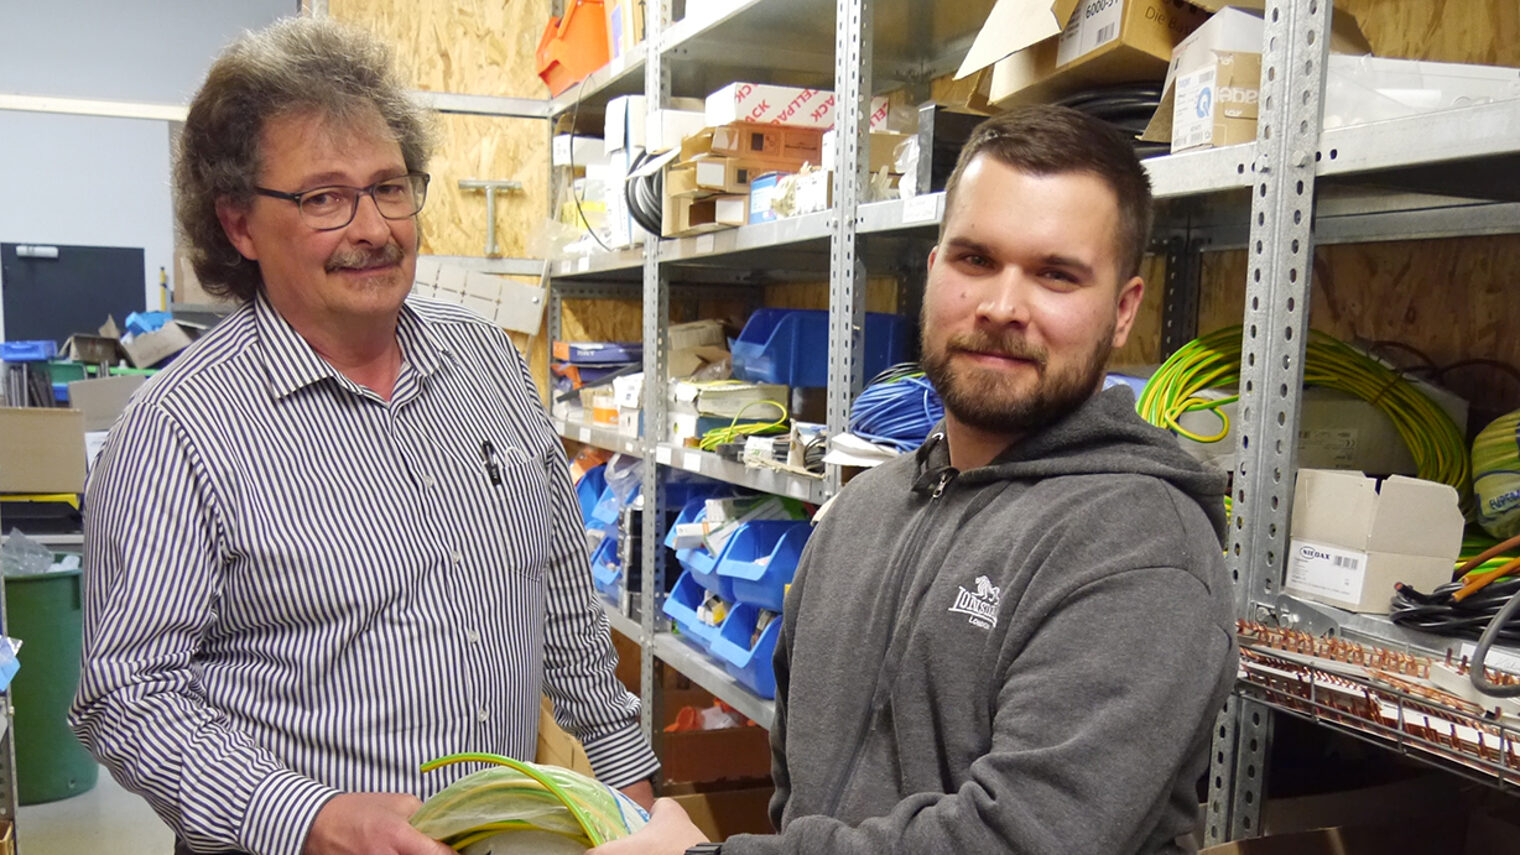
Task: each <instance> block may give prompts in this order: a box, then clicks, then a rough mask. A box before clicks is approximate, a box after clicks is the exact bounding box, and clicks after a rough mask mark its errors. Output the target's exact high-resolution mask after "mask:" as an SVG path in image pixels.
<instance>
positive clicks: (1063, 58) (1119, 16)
mask: <svg viewBox="0 0 1520 855" xmlns="http://www.w3.org/2000/svg"><path fill="white" fill-rule="evenodd" d="M1125 2H1126V0H1082V3H1081V5H1079V6H1078V7H1077V9H1076V11H1075V12H1072V13H1071V20H1070V21H1067V22H1066V29H1064V30H1062V31H1061V40H1060V42H1059V44H1058V45H1057V47H1056V65H1065V64H1066V63H1068V62H1071V61H1073V60H1075V59H1077V58H1078V57H1081V56H1082V55H1084V54H1088V53H1091V52H1093V51H1095V50H1097V49H1098V48H1100V47H1103V46H1104V45H1106V44H1108V43H1109V42H1111V41H1113V40H1115V39H1117V38H1119V25H1120V24H1121V23H1123V21H1124V4H1125Z"/></svg>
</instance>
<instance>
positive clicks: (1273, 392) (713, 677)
mask: <svg viewBox="0 0 1520 855" xmlns="http://www.w3.org/2000/svg"><path fill="white" fill-rule="evenodd" d="M688 5H689V6H692V7H694V8H693V9H692V12H691V13H690V14H689V15H688V17H687V18H686V19H685V20H682V21H678V22H675V23H674V24H671V23H669V21H668V16H669V9H670V0H660V2H652V3H651V4H650V5H649V15H650V26H649V28H648V42H647V43H648V44H650V45H658V46H659V47H658V49H657V50H652V51H648V52H646V54H645V60H644V64H643V69H644V90H643V91H645V92H646V93H648V94H649V95H650V96H651V97H650V106H651V108H654V107H658V106H660V105H662V104H665V103H668V98H669V96H670V95H671V94H673V93H674V94H678V95H701V94H705V93H706V92H708V91H711V90H713V89H716V88H717V87H718V86H721V85H723V84H725V83H727V82H729V81H731V80H736V79H738V80H756V81H766V80H771V79H775V78H777V77H782V78H785V79H786V80H787V81H788V82H797V83H806V82H810V81H813V82H816V83H818V84H823V82H824V81H825V80H827V79H828V77H829V76H831V77H832V81H833V83H832V85H833V88H834V91H835V92H836V97H837V98H838V100H839V104H840V107H839V110H840V112H839V117H840V120H839V127H841V128H848V129H851V130H852V131H853V133H846V134H842V136H841V145H840V146H839V147H838V159H837V161H836V162H835V163H834V164H832V168H833V169H834V174H835V185H834V199H835V207H834V208H833V209H832V210H831V211H828V212H824V213H821V214H815V215H811V216H808V217H801V218H797V219H795V220H781V221H776V222H773V223H767V224H764V225H760V226H746V227H742V228H739V229H733V230H729V231H724V232H719V233H715V234H709V235H702V236H698V237H691V238H682V239H678V240H665V241H660V240H650V241H649V242H648V243H647V244H645V245H644V246H643V247H637V248H634V249H629V250H621V251H618V252H615V253H604V254H600V255H593V256H590V257H589V258H587V259H580V260H575V261H567V262H559V263H556V264H555V265H554V266H553V268H552V273H553V275H554V276H555V277H556V278H557V279H560V280H561V281H562V282H564V283H569V284H570V286H571V287H592V285H591V284H590V283H592V282H593V281H594V282H595V283H596V287H606V286H607V285H608V283H610V282H613V281H619V282H623V283H627V284H626V285H624V286H621V287H623V288H624V289H625V290H624V291H622V292H620V293H622V294H624V295H625V296H626V294H627V293H629V291H628V289H631V288H632V285H633V283H634V282H638V283H640V284H641V285H642V289H643V290H642V294H643V305H644V341H645V345H646V346H645V376H646V378H654V379H653V382H648V383H646V387H645V395H646V398H645V423H646V430H647V431H649V434H648V435H649V436H651V437H661V436H663V435H664V427H665V414H664V412H663V403H662V402H663V401H664V400H665V391H666V383H665V381H664V380H663V378H664V358H663V352H664V350H663V346H662V345H663V330H662V329H661V324H660V323H659V319H662V318H665V317H668V311H669V304H670V300H671V296H672V288H673V285H672V283H681V282H698V281H719V282H725V283H730V284H740V285H743V284H749V285H751V286H752V285H754V284H758V283H764V282H767V281H777V280H776V278H775V277H778V276H784V275H785V274H787V273H792V272H804V271H810V272H812V273H814V274H817V273H825V272H826V275H827V277H828V280H829V285H830V294H829V307H830V308H829V311H830V326H829V357H828V358H829V385H828V392H827V393H828V421H829V425H830V427H831V429H838V428H839V427H841V426H842V425H843V420H844V417H845V414H846V413H847V411H848V406H849V403H850V401H851V400H852V399H853V397H854V395H855V394H857V393H858V391H859V387H860V382H861V378H860V376H859V368H858V363H857V361H856V359H855V356H856V355H857V354H858V353H859V351H858V347H859V341H858V338H857V336H856V333H855V331H856V330H857V329H858V328H859V326H860V320H861V313H862V311H863V287H862V284H863V282H864V279H865V274H866V271H868V270H869V271H871V272H872V273H875V274H880V273H882V272H886V271H898V270H902V269H905V267H911V268H912V269H914V270H918V269H921V266H922V263H923V258H922V255H921V250H922V249H923V248H924V247H925V246H926V245H927V244H929V243H932V241H933V239H934V236H935V233H936V231H937V227H938V224H939V222H940V220H941V218H942V217H943V213H944V211H943V209H944V199H943V194H936V193H931V194H927V195H923V196H919V197H915V198H912V199H908V200H894V201H887V202H875V203H869V204H865V203H862V202H861V201H860V200H861V195H860V191H861V189H862V188H863V187H864V176H863V175H862V174H861V167H862V164H863V162H864V160H865V159H864V157H863V152H862V151H861V150H860V144H861V142H862V141H863V140H865V139H866V135H865V128H864V119H865V110H864V109H862V107H863V104H868V103H869V97H870V96H871V95H872V94H873V93H874V92H878V91H886V90H888V89H892V88H895V87H896V86H899V85H903V84H906V85H909V86H915V87H921V86H922V84H924V83H925V82H926V81H927V80H928V79H929V78H930V77H932V76H934V75H935V74H938V73H942V72H943V71H945V70H948V69H949V68H951V67H953V66H954V65H955V64H956V62H957V61H958V60H959V58H960V56H961V54H962V53H963V52H964V49H965V47H966V46H967V45H969V43H970V40H971V38H972V37H973V36H974V34H975V32H976V29H977V28H978V27H979V26H980V24H981V22H982V20H983V18H984V15H985V11H986V9H985V8H981V9H977V8H969V9H961V8H957V9H947V8H945V7H948V6H951V5H955V4H943V3H929V2H925V0H834V2H829V0H731V2H727V3H722V2H713V3H702V4H690V3H689V4H688ZM973 5H974V4H973ZM987 5H988V6H990V5H991V4H990V3H988V4H987ZM1330 5H1331V4H1330V3H1329V2H1324V0H1272V2H1268V3H1267V4H1266V9H1265V10H1264V15H1265V17H1266V21H1267V27H1266V34H1265V43H1264V51H1263V62H1262V70H1263V77H1262V88H1261V116H1260V121H1259V133H1258V141H1256V142H1252V143H1245V144H1241V145H1235V146H1230V147H1225V148H1219V149H1211V150H1204V151H1197V152H1191V153H1185V154H1180V155H1170V156H1163V157H1157V158H1152V159H1149V160H1147V161H1145V166H1146V168H1147V170H1148V171H1149V173H1150V175H1151V179H1152V182H1153V185H1154V189H1155V196H1156V199H1157V229H1156V234H1155V241H1156V242H1155V244H1154V246H1153V249H1154V250H1155V251H1158V252H1165V253H1166V255H1167V281H1166V282H1165V283H1153V284H1155V285H1164V290H1163V293H1164V297H1163V316H1164V320H1163V345H1164V348H1165V349H1166V350H1167V351H1168V352H1169V351H1170V350H1172V349H1175V347H1177V346H1180V345H1181V344H1182V343H1184V342H1186V341H1188V340H1190V339H1191V338H1193V337H1194V335H1195V334H1196V328H1197V305H1198V298H1199V295H1198V287H1199V282H1198V277H1199V269H1200V267H1201V264H1200V256H1201V253H1202V252H1203V251H1205V250H1218V249H1226V248H1235V247H1245V248H1247V249H1248V251H1249V271H1248V274H1247V275H1248V283H1247V293H1246V297H1245V306H1244V313H1243V314H1244V316H1243V322H1244V329H1245V332H1244V339H1243V349H1242V355H1243V363H1244V365H1243V375H1242V388H1241V405H1240V406H1241V410H1240V418H1239V425H1240V430H1239V431H1238V433H1239V439H1238V440H1237V441H1238V442H1240V443H1241V445H1240V447H1239V448H1238V449H1237V458H1236V459H1237V469H1236V471H1235V472H1234V487H1233V490H1234V496H1233V499H1234V516H1233V517H1232V520H1231V526H1230V531H1231V536H1232V539H1231V541H1230V542H1229V544H1228V547H1227V549H1228V554H1227V561H1228V564H1229V567H1230V571H1231V574H1232V576H1233V579H1234V581H1235V585H1236V606H1237V612H1238V615H1239V616H1240V617H1242V618H1247V619H1251V620H1263V618H1264V616H1270V617H1271V618H1272V619H1273V620H1281V621H1284V622H1285V623H1287V624H1292V625H1295V626H1297V627H1298V628H1301V629H1306V630H1309V631H1312V632H1316V633H1321V632H1333V633H1335V634H1338V635H1341V636H1345V637H1348V638H1357V639H1361V640H1365V641H1368V642H1371V643H1375V644H1380V645H1383V646H1392V647H1395V648H1397V649H1407V650H1422V651H1426V652H1437V653H1439V652H1440V651H1443V650H1444V645H1445V644H1447V643H1448V642H1446V641H1445V640H1444V639H1435V638H1434V637H1432V636H1426V635H1425V634H1423V633H1415V632H1410V631H1407V630H1404V629H1402V628H1400V627H1397V626H1394V625H1392V624H1391V623H1389V622H1388V621H1387V620H1386V619H1377V618H1369V617H1367V616H1364V615H1355V614H1352V613H1349V612H1342V611H1340V610H1337V609H1331V608H1327V607H1323V606H1318V605H1314V604H1309V603H1304V602H1301V601H1297V600H1294V599H1293V598H1290V597H1285V596H1283V595H1282V594H1281V592H1280V591H1279V588H1280V585H1281V580H1282V578H1283V574H1284V568H1285V563H1286V562H1285V557H1286V556H1285V553H1286V551H1287V550H1286V544H1287V539H1288V523H1289V519H1290V515H1291V507H1290V506H1291V501H1292V484H1293V477H1294V472H1295V469H1296V439H1297V433H1298V417H1299V401H1300V394H1299V392H1298V390H1301V389H1302V387H1303V378H1304V344H1305V341H1306V337H1307V332H1308V318H1307V311H1308V306H1309V283H1310V280H1311V278H1312V276H1311V266H1312V260H1313V247H1314V245H1315V243H1316V242H1317V243H1322V244H1330V243H1350V242H1371V241H1381V240H1403V239H1420V238H1431V237H1449V236H1456V235H1469V234H1511V233H1520V180H1516V179H1517V178H1520V101H1511V102H1508V103H1495V104H1485V105H1478V106H1471V107H1464V108H1460V109H1455V110H1449V111H1443V112H1441V113H1438V114H1428V115H1423V116H1418V117H1413V118H1408V119H1396V120H1390V121H1384V122H1378V123H1374V124H1368V125H1362V126H1356V127H1342V128H1333V129H1325V130H1323V131H1322V130H1321V127H1320V126H1321V115H1320V112H1321V111H1320V104H1321V96H1322V94H1323V92H1324V68H1325V65H1326V45H1327V43H1328V40H1327V39H1324V38H1320V37H1319V36H1320V35H1321V34H1323V33H1324V32H1326V31H1327V29H1328V22H1329V15H1330ZM830 7H832V10H833V13H834V16H835V17H834V24H835V26H834V27H832V28H830V27H828V26H827V24H828V18H827V16H828V12H829V10H830ZM831 37H832V38H831ZM773 44H785V46H786V47H785V50H779V51H778V50H771V49H770V46H771V45H773ZM609 76H615V75H611V72H609ZM588 90H589V91H592V92H594V93H596V97H597V98H599V99H601V101H600V103H601V104H602V105H605V97H604V96H603V93H605V92H608V91H612V90H609V89H608V86H607V85H606V84H597V85H596V86H588ZM919 91H921V89H920V90H919ZM587 106H595V105H583V107H582V109H583V110H584V109H586V108H587ZM557 109H560V110H563V109H565V107H564V105H563V104H559V105H558V106H557ZM649 248H653V251H647V252H646V251H645V250H646V249H649ZM583 282H585V283H588V284H587V285H585V286H582V285H581V284H580V283H583ZM551 302H553V301H552V300H551ZM551 311H552V310H551ZM551 329H557V327H551ZM562 433H565V434H566V435H567V436H569V437H570V438H572V439H577V438H580V433H579V430H578V429H577V428H575V427H570V428H569V429H568V431H565V430H562ZM591 441H592V442H593V443H595V444H599V445H600V444H602V443H601V442H598V441H597V438H596V437H595V436H594V435H593V436H592V439H591ZM604 447H614V446H611V445H606V446H604ZM619 450H622V448H621V447H619ZM642 453H643V456H644V458H645V459H646V460H653V461H654V462H655V463H656V464H657V465H655V466H649V467H647V468H646V470H645V471H646V475H645V482H644V495H645V497H646V502H648V501H650V497H653V500H654V501H655V503H656V505H657V506H661V507H662V506H663V502H664V496H663V491H662V489H661V486H662V478H661V477H660V473H661V469H662V468H678V469H684V470H687V471H692V472H699V473H701V474H703V475H706V476H709V477H715V478H719V479H720V480H725V481H730V482H732V483H739V484H744V485H745V486H750V487H753V488H755V489H759V490H764V491H767V492H775V493H779V494H782V495H791V496H794V497H797V498H805V499H807V500H809V501H821V500H824V499H827V498H828V497H829V496H831V495H832V494H833V493H834V492H835V491H837V490H838V488H839V481H838V472H837V471H831V472H830V473H829V474H828V476H827V477H826V478H824V479H822V480H817V479H807V480H802V479H800V478H797V477H796V476H790V475H788V474H786V473H766V474H760V475H757V474H755V471H754V470H745V469H743V467H740V466H739V465H738V464H737V463H734V462H732V461H726V460H722V459H720V458H717V457H716V456H715V455H710V454H705V453H701V452H694V451H690V450H687V449H680V448H675V447H673V446H671V445H669V444H665V443H660V442H653V443H649V442H646V443H644V445H643V448H642ZM661 516H662V515H661V514H645V515H644V524H645V526H646V528H645V531H644V543H645V544H646V547H645V554H644V556H643V558H644V561H645V566H646V567H647V568H652V570H653V572H646V573H645V574H644V577H643V578H644V589H643V592H642V593H643V602H645V603H654V604H655V607H654V608H646V609H644V610H643V618H642V623H641V624H640V625H639V626H638V628H637V631H638V638H639V639H640V640H641V642H642V644H641V646H642V649H643V651H644V653H643V656H644V665H645V669H644V674H645V680H646V683H645V686H644V690H645V696H646V698H648V697H650V696H651V693H652V686H651V684H650V683H649V682H648V681H649V680H650V674H651V671H652V667H651V666H652V664H653V661H654V660H655V659H659V660H661V661H664V662H666V663H667V664H668V665H670V666H672V667H675V668H677V670H680V671H682V672H683V673H686V674H687V675H688V676H690V677H691V678H692V679H693V680H694V681H696V682H698V683H699V684H700V685H702V686H704V687H705V688H708V689H709V690H710V691H712V692H714V694H717V695H719V696H720V697H723V698H724V699H725V700H728V701H730V702H731V703H735V705H736V706H740V708H741V709H744V710H745V712H746V714H747V715H750V716H751V717H752V718H754V719H756V720H757V721H761V722H762V723H768V722H769V721H770V719H769V718H768V717H767V716H766V708H765V707H763V706H762V707H761V708H760V709H759V710H757V711H758V712H760V713H761V714H759V715H757V714H756V711H751V710H750V709H746V708H745V707H744V706H742V704H751V705H753V704H754V703H757V702H758V699H756V698H755V697H754V696H753V695H751V694H749V693H748V692H747V691H745V690H743V689H741V688H739V687H738V686H737V685H736V684H735V683H734V682H733V681H732V680H730V679H729V678H728V677H727V675H726V673H724V672H722V670H721V669H719V668H718V667H717V666H716V665H714V664H713V663H711V662H709V661H708V660H706V659H705V658H703V657H701V656H700V654H698V653H696V652H695V651H694V650H693V649H692V648H690V647H689V646H687V645H685V644H684V643H682V642H681V641H680V640H679V639H677V638H675V637H673V636H671V635H670V634H669V633H666V632H664V631H663V629H662V628H661V627H660V626H658V625H657V622H656V618H655V615H656V614H657V613H658V612H659V609H658V602H659V600H658V598H657V597H656V594H655V592H656V591H660V590H663V581H664V578H663V574H664V567H663V566H662V564H661V562H662V561H663V558H662V550H658V549H656V548H654V547H653V546H651V545H650V544H655V543H658V538H657V536H656V535H657V534H658V533H657V532H656V530H655V526H656V523H657V519H658V518H660V517H661ZM620 617H621V616H620ZM622 621H623V622H624V624H625V626H626V628H628V629H632V627H631V626H627V624H629V623H631V621H629V620H628V619H627V618H622ZM646 706H647V705H646ZM770 709H772V710H773V706H772V707H770ZM1270 710H1271V707H1270V705H1269V704H1267V703H1265V702H1263V700H1262V698H1261V697H1260V695H1259V694H1253V693H1252V692H1250V691H1249V690H1248V689H1246V688H1243V689H1242V690H1241V691H1239V692H1237V693H1236V694H1235V695H1234V696H1232V697H1231V698H1230V700H1229V702H1228V704H1227V706H1226V708H1225V709H1224V710H1223V712H1222V713H1221V714H1220V716H1219V719H1218V722H1217V727H1216V734H1217V738H1216V741H1215V745H1214V750H1213V751H1212V752H1211V768H1210V774H1209V780H1210V785H1211V786H1210V792H1209V803H1208V816H1207V823H1206V828H1205V842H1206V843H1207V844H1212V843H1217V842H1222V841H1224V840H1228V839H1235V838H1240V837H1250V836H1254V834H1255V833H1256V832H1257V829H1258V825H1259V822H1258V821H1259V817H1260V810H1261V805H1262V803H1263V795H1264V792H1265V790H1264V784H1265V781H1264V778H1265V773H1266V771H1267V769H1266V760H1267V751H1268V746H1269V744H1270V740H1271V736H1272V732H1271V721H1272V719H1271V714H1270ZM646 724H647V722H646ZM1371 738H1373V739H1374V741H1375V740H1376V737H1375V736H1374V737H1371ZM1387 744H1389V745H1390V747H1394V748H1397V747H1398V746H1397V745H1396V744H1394V743H1393V742H1388V743H1387Z"/></svg>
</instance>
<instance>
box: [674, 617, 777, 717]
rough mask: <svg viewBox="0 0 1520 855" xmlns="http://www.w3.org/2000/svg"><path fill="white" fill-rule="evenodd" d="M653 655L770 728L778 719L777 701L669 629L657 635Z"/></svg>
mask: <svg viewBox="0 0 1520 855" xmlns="http://www.w3.org/2000/svg"><path fill="white" fill-rule="evenodd" d="M654 655H655V656H657V657H659V659H660V661H662V662H664V663H665V664H666V665H669V666H670V667H672V668H674V669H676V670H677V671H679V672H681V674H683V675H685V676H686V678H687V679H689V680H691V681H692V682H693V683H696V684H697V685H698V686H701V687H702V688H704V689H706V690H707V691H708V692H711V693H712V695H713V696H714V697H716V698H719V699H721V700H722V701H724V702H725V703H727V704H728V705H729V706H732V707H733V708H734V709H736V710H738V711H739V712H741V713H743V714H744V715H746V716H748V717H749V718H751V719H754V721H755V723H756V724H758V725H760V726H761V727H763V728H765V729H766V730H769V729H770V728H771V724H772V723H773V722H775V720H776V702H775V701H768V700H766V699H764V698H762V697H760V696H759V695H756V694H755V693H754V692H751V691H750V690H749V689H746V688H744V687H743V686H741V685H739V683H738V681H736V680H735V679H734V678H733V677H730V676H729V675H728V672H727V671H725V670H723V666H722V665H719V664H718V663H716V662H714V661H712V660H711V659H709V658H707V655H706V654H704V653H702V652H701V651H699V650H697V649H696V648H694V647H692V646H691V645H689V644H687V643H686V642H684V641H682V640H681V639H680V638H679V637H677V636H676V635H674V634H672V633H669V632H657V633H655V636H654Z"/></svg>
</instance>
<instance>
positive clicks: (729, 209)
mask: <svg viewBox="0 0 1520 855" xmlns="http://www.w3.org/2000/svg"><path fill="white" fill-rule="evenodd" d="M662 208H663V210H662V211H661V212H660V214H661V221H662V226H663V228H662V229H661V232H663V234H664V236H665V237H686V236H689V235H699V234H705V233H707V232H715V231H721V230H723V229H728V228H733V227H734V226H742V225H744V224H745V222H747V221H748V218H749V197H748V196H709V197H707V198H705V199H696V198H692V197H690V196H684V197H683V196H671V195H670V194H668V193H667V194H666V195H665V199H664V204H663V205H662Z"/></svg>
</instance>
